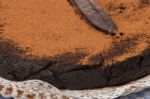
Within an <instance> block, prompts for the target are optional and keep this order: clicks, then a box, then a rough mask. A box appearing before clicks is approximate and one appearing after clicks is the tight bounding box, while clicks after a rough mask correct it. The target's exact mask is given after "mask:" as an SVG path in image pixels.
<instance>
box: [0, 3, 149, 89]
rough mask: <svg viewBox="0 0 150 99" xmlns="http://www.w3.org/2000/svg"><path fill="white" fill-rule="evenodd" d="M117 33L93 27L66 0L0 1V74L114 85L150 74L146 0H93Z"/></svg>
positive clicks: (63, 84) (69, 84) (70, 84)
mask: <svg viewBox="0 0 150 99" xmlns="http://www.w3.org/2000/svg"><path fill="white" fill-rule="evenodd" d="M97 3H98V4H99V5H100V6H101V7H102V8H103V9H104V10H105V12H106V13H108V15H109V16H110V17H111V18H112V19H113V20H114V21H115V23H116V24H117V27H118V31H117V33H116V35H106V34H105V33H103V32H102V31H99V30H96V29H95V28H93V27H91V26H90V25H89V24H87V22H86V21H85V19H83V18H82V17H80V15H79V14H78V13H76V12H75V11H74V8H73V7H72V6H71V5H70V4H69V2H68V1H67V0H60V1H56V0H44V1H42V0H25V1H20V0H17V1H10V0H3V1H1V2H0V68H1V69H0V77H2V78H5V79H8V80H12V81H25V80H31V79H39V80H42V81H46V82H48V83H50V84H52V85H54V86H56V87H57V88H61V89H93V88H102V87H107V86H118V85H121V84H125V83H128V82H131V81H133V80H136V79H139V78H141V77H144V76H146V75H149V74H150V28H149V27H150V6H149V4H150V3H149V0H121V1H118V0H105V1H104V0H97Z"/></svg>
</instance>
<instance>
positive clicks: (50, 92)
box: [0, 75, 150, 99]
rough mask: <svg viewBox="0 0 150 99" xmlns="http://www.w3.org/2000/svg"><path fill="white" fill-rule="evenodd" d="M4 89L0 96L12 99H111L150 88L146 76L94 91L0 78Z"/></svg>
mask: <svg viewBox="0 0 150 99" xmlns="http://www.w3.org/2000/svg"><path fill="white" fill-rule="evenodd" d="M2 86H3V87H4V88H3V89H2V90H0V94H2V95H3V96H7V97H14V98H19V99H20V98H26V96H27V95H32V94H33V95H34V99H53V98H56V97H57V98H58V99H63V98H64V97H65V98H66V97H67V98H70V99H71V98H77V99H94V98H98V99H113V98H116V97H119V96H125V95H128V94H130V93H133V92H138V91H141V90H143V89H145V88H150V75H149V76H146V77H144V78H142V79H139V80H137V81H134V82H131V83H129V84H126V85H122V86H118V87H109V88H102V89H96V90H82V91H79V90H78V91H72V90H63V91H61V90H59V89H57V88H55V87H53V86H52V85H50V84H48V83H46V82H43V81H40V80H29V81H24V82H12V81H8V80H5V79H3V78H0V87H2ZM10 87H11V88H12V89H13V91H12V93H11V94H6V92H7V88H10ZM17 90H22V91H23V94H22V95H21V96H20V97H17V96H18V94H17Z"/></svg>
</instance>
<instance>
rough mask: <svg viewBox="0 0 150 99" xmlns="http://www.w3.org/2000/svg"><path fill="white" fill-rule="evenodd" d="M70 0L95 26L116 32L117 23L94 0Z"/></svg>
mask: <svg viewBox="0 0 150 99" xmlns="http://www.w3.org/2000/svg"><path fill="white" fill-rule="evenodd" d="M69 2H70V3H71V4H72V5H73V6H74V7H75V8H76V10H77V11H78V12H79V13H80V14H82V16H83V17H85V18H86V19H87V20H88V22H89V23H90V24H92V25H93V26H94V27H96V28H97V29H99V30H102V31H103V32H105V33H109V34H111V35H114V34H115V32H116V30H117V27H116V24H115V23H114V22H113V20H112V19H111V18H110V17H109V16H108V15H107V14H106V13H105V12H104V11H103V10H102V9H101V7H100V6H99V5H98V4H96V2H95V1H94V0H69Z"/></svg>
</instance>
